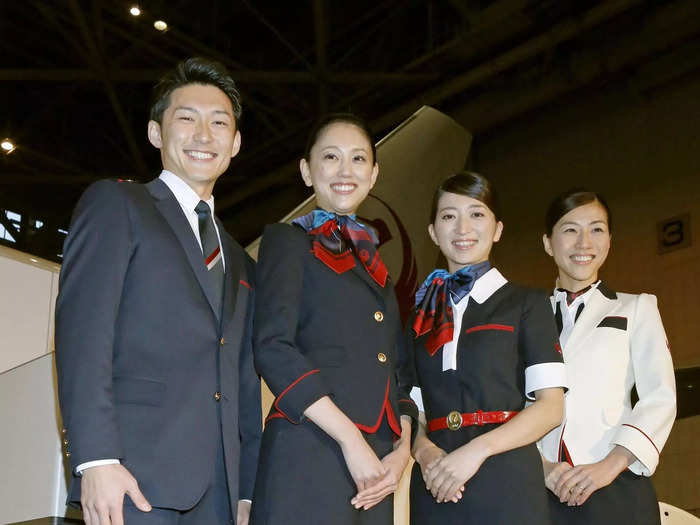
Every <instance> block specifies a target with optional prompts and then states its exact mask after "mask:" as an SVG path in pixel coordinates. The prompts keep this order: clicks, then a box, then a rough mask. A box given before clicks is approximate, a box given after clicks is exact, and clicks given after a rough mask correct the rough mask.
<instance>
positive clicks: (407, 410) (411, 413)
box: [399, 399, 418, 424]
mask: <svg viewBox="0 0 700 525" xmlns="http://www.w3.org/2000/svg"><path fill="white" fill-rule="evenodd" d="M399 416H408V417H410V418H411V419H412V420H413V421H414V423H413V424H415V422H417V421H418V407H417V406H416V404H415V403H414V402H413V400H412V399H399Z"/></svg>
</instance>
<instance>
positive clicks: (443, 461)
mask: <svg viewBox="0 0 700 525" xmlns="http://www.w3.org/2000/svg"><path fill="white" fill-rule="evenodd" d="M487 457H488V456H487V454H486V451H485V450H484V449H483V448H482V447H481V445H480V443H479V441H478V439H473V440H472V441H470V442H469V443H467V444H466V445H462V446H461V447H459V448H458V449H456V450H454V451H452V452H450V453H449V454H447V455H446V456H444V457H442V458H440V459H438V460H436V461H433V462H432V463H430V464H429V465H428V467H427V471H426V473H425V475H424V479H425V486H426V487H427V488H428V490H430V493H431V494H432V495H433V497H434V498H435V500H436V501H437V502H438V503H443V502H445V501H450V500H453V499H454V498H455V497H457V496H458V495H460V496H461V491H463V490H464V485H465V484H466V482H467V481H468V480H469V479H471V478H472V476H474V474H476V472H477V471H478V470H479V467H481V464H482V463H483V462H484V461H485V460H486V458H487Z"/></svg>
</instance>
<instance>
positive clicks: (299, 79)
mask: <svg viewBox="0 0 700 525" xmlns="http://www.w3.org/2000/svg"><path fill="white" fill-rule="evenodd" d="M167 72H168V70H167V69H105V75H106V76H107V78H108V79H109V80H110V81H112V82H117V83H122V82H123V83H127V82H133V83H139V82H142V83H152V82H156V81H158V80H159V79H160V78H161V77H162V76H163V75H164V74H165V73H167ZM231 76H233V77H234V78H235V80H236V82H238V83H241V84H314V83H315V82H316V80H317V77H316V75H314V73H308V72H305V71H254V70H253V71H251V70H233V71H231ZM439 77H440V75H439V74H437V73H402V72H397V73H392V72H387V71H339V72H335V73H329V74H328V75H327V81H328V82H329V83H330V84H369V83H385V84H420V83H427V82H433V81H435V80H437V79H438V78H439ZM102 80H103V79H102V76H101V74H100V73H99V72H97V71H95V70H94V69H36V68H35V69H0V81H5V82H98V81H102Z"/></svg>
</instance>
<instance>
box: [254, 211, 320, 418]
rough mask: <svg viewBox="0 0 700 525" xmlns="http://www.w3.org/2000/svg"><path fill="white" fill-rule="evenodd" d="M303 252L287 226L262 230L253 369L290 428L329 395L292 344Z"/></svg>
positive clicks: (300, 237) (300, 238) (304, 246)
mask: <svg viewBox="0 0 700 525" xmlns="http://www.w3.org/2000/svg"><path fill="white" fill-rule="evenodd" d="M309 249H310V244H309V242H308V241H307V239H306V235H305V234H303V232H301V231H299V230H297V228H295V227H294V226H290V225H288V224H273V225H270V226H267V227H266V228H265V233H264V235H263V239H262V243H261V245H260V255H259V257H258V266H257V282H258V286H257V289H258V293H257V299H256V303H255V321H254V328H253V346H254V355H255V366H256V368H257V369H258V371H259V372H260V374H261V375H262V376H263V378H264V379H265V382H266V383H267V385H268V386H269V387H270V390H271V391H272V393H273V394H274V395H275V401H274V407H275V408H276V409H277V410H278V411H279V413H280V414H282V415H283V416H284V417H286V418H287V419H288V420H289V421H291V422H293V423H299V422H300V421H301V419H302V417H303V414H304V410H306V408H307V407H308V406H309V405H311V404H312V403H314V402H315V401H317V400H318V399H320V398H322V397H323V396H325V395H329V393H330V392H329V389H328V388H327V386H326V385H325V384H324V382H323V380H322V378H321V375H320V371H319V369H317V368H315V367H314V366H313V365H312V364H311V363H310V362H309V360H308V359H306V357H305V356H304V354H303V353H302V351H301V350H300V349H299V348H298V347H297V341H296V334H297V326H298V324H299V313H300V311H301V305H302V301H303V300H304V299H305V298H304V297H303V296H302V293H303V286H304V259H305V257H307V253H306V252H308V250H309ZM317 293H325V291H324V290H317Z"/></svg>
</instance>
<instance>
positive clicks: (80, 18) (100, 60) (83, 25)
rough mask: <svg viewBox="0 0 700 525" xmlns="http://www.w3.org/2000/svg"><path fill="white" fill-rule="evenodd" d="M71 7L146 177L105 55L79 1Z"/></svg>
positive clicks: (137, 165) (73, 1)
mask: <svg viewBox="0 0 700 525" xmlns="http://www.w3.org/2000/svg"><path fill="white" fill-rule="evenodd" d="M69 7H70V10H71V11H72V12H73V16H74V17H75V20H76V22H77V23H78V27H79V29H80V33H81V35H82V38H83V41H84V42H85V45H86V46H87V48H88V51H89V54H90V62H91V65H92V67H93V69H95V71H97V72H98V74H99V76H100V77H101V79H102V84H103V87H104V90H105V93H106V94H107V98H108V99H109V102H110V104H111V105H112V110H113V111H114V115H115V116H116V117H117V121H118V122H119V127H120V128H121V129H122V133H123V134H124V138H125V139H126V143H127V145H128V147H129V151H130V152H131V157H132V160H133V162H134V168H135V169H136V171H137V172H138V173H139V174H140V175H141V176H143V177H146V176H147V175H148V168H147V166H146V162H145V161H144V160H143V156H142V155H141V150H140V149H139V147H138V144H137V143H136V138H135V137H134V132H133V130H132V126H131V123H130V122H129V120H128V119H127V118H126V114H125V113H124V110H123V109H122V106H121V103H120V102H119V97H118V96H117V92H116V90H115V89H114V84H113V83H112V81H111V80H110V78H109V77H108V76H107V70H106V68H105V65H104V63H105V60H104V57H102V56H101V55H100V51H99V49H98V47H97V44H96V43H95V40H94V38H93V36H92V34H91V33H90V29H89V27H88V24H87V21H86V20H85V16H84V15H83V11H82V9H81V7H80V6H79V5H78V1H77V0H69Z"/></svg>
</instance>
